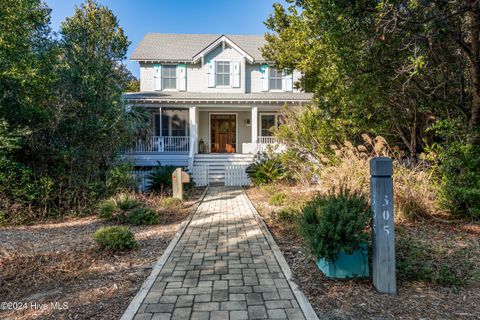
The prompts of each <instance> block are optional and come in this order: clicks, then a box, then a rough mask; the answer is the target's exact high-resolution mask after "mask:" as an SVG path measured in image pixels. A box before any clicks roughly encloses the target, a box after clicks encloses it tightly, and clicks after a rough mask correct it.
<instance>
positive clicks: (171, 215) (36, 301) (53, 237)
mask: <svg viewBox="0 0 480 320" xmlns="http://www.w3.org/2000/svg"><path fill="white" fill-rule="evenodd" d="M201 191H202V190H198V191H197V192H195V194H193V195H191V197H190V198H191V200H189V201H187V202H185V203H184V204H183V205H182V207H181V208H178V209H173V210H172V209H170V210H166V209H163V208H161V207H160V206H159V202H160V201H159V200H160V197H158V196H149V197H147V196H145V197H143V200H144V201H145V202H146V203H147V204H149V205H150V206H152V207H153V208H155V209H156V210H157V211H158V212H159V215H160V217H161V218H160V220H161V221H160V224H158V225H154V226H131V227H130V228H131V230H132V231H133V233H134V234H135V238H136V240H137V242H138V244H139V247H138V248H137V249H134V250H130V251H127V252H125V253H119V254H116V253H115V254H114V253H111V252H108V251H104V250H100V249H99V247H98V246H97V245H96V243H95V242H94V241H93V239H92V234H93V233H94V232H95V230H96V229H98V228H99V227H101V226H105V225H113V224H111V223H107V222H104V221H101V220H99V219H98V218H96V217H86V218H80V219H76V218H70V219H66V221H63V222H54V223H46V224H40V225H34V226H20V227H9V228H0V270H1V273H0V302H17V305H16V306H17V307H18V308H19V309H21V310H5V309H6V308H10V309H11V307H12V305H10V306H9V307H6V306H3V305H2V308H0V319H118V318H119V317H120V316H121V315H122V313H123V312H124V310H125V309H126V308H127V306H128V304H129V303H130V301H131V299H132V298H133V296H134V295H135V294H136V292H137V291H138V289H139V288H140V286H141V284H142V283H143V281H144V280H145V278H146V277H147V276H148V275H149V273H150V271H151V267H152V265H153V264H154V263H155V261H156V260H157V259H158V258H159V257H160V256H161V255H162V253H163V252H164V250H165V249H166V247H167V246H168V244H169V242H170V240H171V239H172V238H173V236H174V235H175V233H176V231H177V229H178V227H179V226H180V224H181V223H182V222H183V221H184V220H185V219H186V218H187V217H188V216H189V214H190V213H191V212H192V209H193V208H194V206H195V204H196V201H197V200H198V198H199V196H200V194H201ZM51 303H59V304H58V305H52V304H51ZM61 308H64V309H61ZM1 309H4V310H3V311H2V310H1Z"/></svg>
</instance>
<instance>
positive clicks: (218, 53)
mask: <svg viewBox="0 0 480 320" xmlns="http://www.w3.org/2000/svg"><path fill="white" fill-rule="evenodd" d="M208 60H238V61H240V66H241V67H240V87H239V88H218V87H216V88H209V87H208V72H207V64H204V65H202V64H201V62H199V63H197V64H191V63H189V64H187V71H186V77H187V86H186V91H189V92H215V93H246V92H247V93H248V92H262V77H261V73H260V64H259V63H258V64H250V63H248V62H246V61H245V59H244V58H243V57H242V56H241V55H240V53H238V52H237V51H236V50H234V49H232V48H230V47H228V46H226V47H225V50H223V49H222V46H218V47H217V48H216V49H214V50H213V51H212V52H210V53H209V54H208V55H207V56H206V57H205V61H208ZM299 78H300V73H299V72H298V71H295V72H294V73H293V82H294V83H295V82H296V81H298V79H299ZM140 91H154V86H153V64H152V63H143V62H142V63H140ZM293 91H294V92H298V90H295V89H294V90H293Z"/></svg>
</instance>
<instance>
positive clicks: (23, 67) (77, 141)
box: [0, 0, 136, 222]
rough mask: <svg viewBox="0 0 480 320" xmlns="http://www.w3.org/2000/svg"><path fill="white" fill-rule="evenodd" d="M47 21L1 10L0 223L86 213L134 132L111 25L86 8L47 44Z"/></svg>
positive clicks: (27, 5)
mask: <svg viewBox="0 0 480 320" xmlns="http://www.w3.org/2000/svg"><path fill="white" fill-rule="evenodd" d="M49 13H50V10H49V9H48V8H47V7H46V5H45V4H44V3H43V2H41V1H40V0H37V1H35V0H34V1H32V0H15V1H13V0H6V1H2V2H1V3H0V169H1V170H0V199H1V202H0V216H3V218H5V215H6V218H7V220H14V221H17V222H19V221H21V220H20V219H19V217H20V216H22V217H23V218H25V217H26V216H29V217H30V218H32V217H43V216H45V215H47V214H58V213H60V214H64V213H67V212H69V211H72V210H76V211H77V210H82V211H83V210H88V209H89V208H91V207H92V205H93V204H95V203H96V202H97V201H98V199H99V198H102V197H104V196H106V195H107V193H108V192H109V190H108V183H107V178H108V174H109V172H110V171H111V170H113V168H114V166H115V164H116V161H117V159H118V154H119V153H120V152H121V151H123V148H124V146H125V144H126V143H127V142H130V141H131V139H130V137H131V136H130V135H131V133H132V132H133V131H134V129H135V127H136V125H135V119H134V118H132V116H131V115H130V114H128V113H125V110H124V108H123V100H122V93H123V91H124V90H125V88H126V86H127V85H128V82H129V81H130V80H131V78H132V76H131V74H130V73H129V72H128V70H127V69H126V68H125V65H124V64H123V61H124V59H125V55H126V51H127V48H128V45H129V41H128V39H127V37H126V36H125V34H124V32H123V30H122V28H121V27H119V25H118V20H117V19H116V17H115V15H114V14H113V13H112V12H111V11H110V10H109V9H108V8H106V7H104V6H101V5H99V4H98V3H97V2H95V1H86V2H85V3H83V4H82V5H80V6H79V7H77V8H76V9H75V13H74V15H73V16H72V17H70V18H67V20H66V21H65V22H64V23H63V24H62V28H61V32H60V37H58V39H54V38H53V37H52V34H51V30H50V28H49ZM0 218H1V217H0Z"/></svg>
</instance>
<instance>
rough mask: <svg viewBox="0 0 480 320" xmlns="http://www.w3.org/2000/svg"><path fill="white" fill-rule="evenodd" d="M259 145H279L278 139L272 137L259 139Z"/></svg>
mask: <svg viewBox="0 0 480 320" xmlns="http://www.w3.org/2000/svg"><path fill="white" fill-rule="evenodd" d="M257 143H258V144H273V143H278V139H277V138H276V137H272V136H260V137H258V139H257Z"/></svg>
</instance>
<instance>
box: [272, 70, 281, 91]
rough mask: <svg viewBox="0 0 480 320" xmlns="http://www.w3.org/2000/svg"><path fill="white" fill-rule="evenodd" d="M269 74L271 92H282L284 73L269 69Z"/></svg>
mask: <svg viewBox="0 0 480 320" xmlns="http://www.w3.org/2000/svg"><path fill="white" fill-rule="evenodd" d="M268 73H269V74H268V81H269V84H268V85H269V88H270V90H282V89H283V88H282V73H281V72H279V71H278V70H277V69H275V68H268Z"/></svg>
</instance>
